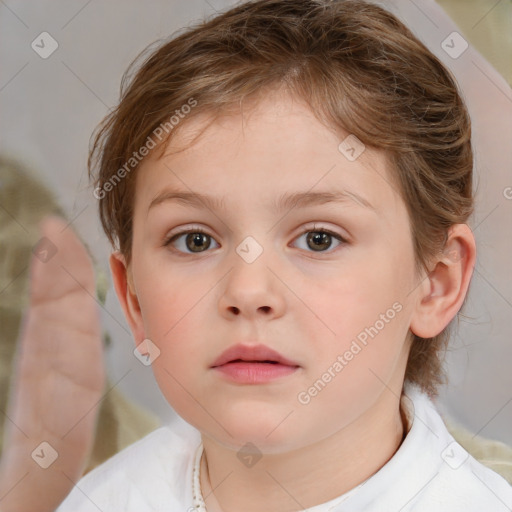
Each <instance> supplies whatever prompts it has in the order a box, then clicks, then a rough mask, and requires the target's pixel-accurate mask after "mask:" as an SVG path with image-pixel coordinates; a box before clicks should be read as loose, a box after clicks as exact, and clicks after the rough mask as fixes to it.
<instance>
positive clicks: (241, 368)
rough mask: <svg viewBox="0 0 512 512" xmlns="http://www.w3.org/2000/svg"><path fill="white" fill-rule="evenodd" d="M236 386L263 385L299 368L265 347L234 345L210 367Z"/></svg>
mask: <svg viewBox="0 0 512 512" xmlns="http://www.w3.org/2000/svg"><path fill="white" fill-rule="evenodd" d="M211 368H212V369H214V370H216V371H217V372H218V373H219V374H221V375H222V376H223V377H224V378H226V379H228V380H229V381H231V382H235V383H238V384H264V383H268V382H270V381H273V380H276V379H281V378H282V377H285V376H287V375H291V374H293V373H295V372H296V371H297V370H298V369H299V368H300V366H299V365H298V364H297V363H295V362H294V361H291V360H289V359H287V358H285V357H284V356H282V355H281V354H279V353H278V352H276V351H274V350H273V349H270V348H269V347H266V346H265V345H256V346H248V345H235V346H233V347H231V348H230V349H228V350H226V351H225V352H223V354H221V356H220V357H219V358H217V360H216V361H215V363H214V364H213V365H212V367H211Z"/></svg>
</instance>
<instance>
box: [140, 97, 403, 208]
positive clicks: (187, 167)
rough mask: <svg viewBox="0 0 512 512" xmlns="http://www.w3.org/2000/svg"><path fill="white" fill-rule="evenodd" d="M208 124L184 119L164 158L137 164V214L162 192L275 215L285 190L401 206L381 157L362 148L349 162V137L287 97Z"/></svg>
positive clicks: (198, 118)
mask: <svg viewBox="0 0 512 512" xmlns="http://www.w3.org/2000/svg"><path fill="white" fill-rule="evenodd" d="M211 121H212V119H211V116H209V115H207V114H198V115H195V116H194V117H192V118H191V119H188V120H187V119H184V121H182V122H183V123H184V124H183V125H182V126H181V127H180V130H179V131H178V132H177V133H176V135H174V136H173V137H172V138H171V140H170V143H169V144H168V146H167V147H166V148H165V150H164V152H163V155H162V156H161V157H160V158H157V157H155V155H152V156H150V157H147V158H146V160H144V161H143V162H142V164H141V166H140V167H139V169H138V172H137V187H136V191H137V192H136V210H138V209H142V208H144V209H145V210H147V209H148V208H149V205H150V204H151V203H152V202H154V201H155V198H157V196H158V195H159V194H161V193H162V191H163V190H165V189H169V188H171V189H173V190H178V191H182V192H188V193H197V194H203V195H209V196H214V200H217V201H216V202H217V205H218V206H219V207H220V206H229V205H230V204H232V205H234V206H236V205H238V206H242V204H245V205H248V204H249V203H250V202H251V199H254V198H255V197H260V200H259V201H258V205H259V207H260V208H265V209H267V210H269V211H270V210H272V211H277V207H278V201H277V200H278V198H279V197H282V196H283V194H284V193H285V192H298V191H308V190H309V191H311V192H327V191H333V192H337V191H340V190H343V191H348V192H349V193H352V195H356V196H358V197H359V198H360V199H361V198H362V199H363V201H362V202H364V199H367V200H368V202H369V203H370V204H372V205H373V206H374V207H375V209H380V210H387V211H389V207H390V205H394V208H395V209H396V207H397V206H403V205H399V203H400V202H401V198H400V197H399V194H398V190H397V187H396V185H395V183H394V177H393V176H392V175H391V173H390V170H389V165H388V161H387V157H386V155H385V154H384V153H383V152H382V151H377V150H375V149H371V148H368V147H366V148H364V151H363V152H362V153H361V154H360V155H359V156H358V157H357V158H356V159H355V160H354V159H348V158H347V153H346V148H347V143H343V141H345V140H348V141H349V143H348V144H349V145H350V144H352V146H354V139H353V136H351V137H349V139H347V137H348V136H349V135H350V134H349V133H348V132H346V131H344V130H342V129H334V128H329V127H327V126H325V125H324V124H323V123H321V122H320V121H319V120H318V119H317V118H316V117H315V115H314V114H313V112H312V111H311V110H310V108H309V107H308V106H307V105H305V104H304V103H303V102H301V101H299V100H297V99H296V98H294V97H292V96H289V95H283V94H279V93H276V94H271V95H269V96H267V97H266V98H265V99H263V100H260V101H259V102H257V103H254V104H252V105H250V108H246V107H245V106H244V108H243V109H241V110H240V111H238V112H230V113H226V114H224V115H221V116H219V117H218V118H216V119H215V121H214V122H211ZM208 123H210V124H208ZM205 127H206V129H205ZM196 136H197V138H195V137H196ZM194 138H195V139H194ZM192 141H193V142H192ZM340 143H342V146H341V149H340ZM357 144H358V143H357V139H356V145H357ZM355 149H356V150H357V151H360V150H362V149H363V146H356V147H355ZM353 154H354V153H353V152H352V153H349V156H351V155H353ZM263 199H264V200H263Z"/></svg>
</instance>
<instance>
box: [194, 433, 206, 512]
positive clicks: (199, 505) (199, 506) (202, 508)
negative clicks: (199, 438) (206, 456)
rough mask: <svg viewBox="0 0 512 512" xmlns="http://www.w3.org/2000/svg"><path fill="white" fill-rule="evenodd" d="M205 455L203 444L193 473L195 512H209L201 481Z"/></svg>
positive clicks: (199, 449) (197, 451)
mask: <svg viewBox="0 0 512 512" xmlns="http://www.w3.org/2000/svg"><path fill="white" fill-rule="evenodd" d="M202 454H203V443H201V444H200V445H199V446H198V447H197V450H196V455H195V459H194V469H193V471H192V499H193V505H194V510H197V511H198V512H207V510H206V504H205V502H204V499H203V494H202V493H201V481H200V478H199V475H200V470H201V455H202Z"/></svg>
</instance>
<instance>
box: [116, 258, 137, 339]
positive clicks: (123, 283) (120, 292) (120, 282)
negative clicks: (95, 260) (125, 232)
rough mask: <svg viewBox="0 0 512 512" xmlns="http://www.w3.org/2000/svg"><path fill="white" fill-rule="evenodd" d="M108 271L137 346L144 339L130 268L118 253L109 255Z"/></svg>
mask: <svg viewBox="0 0 512 512" xmlns="http://www.w3.org/2000/svg"><path fill="white" fill-rule="evenodd" d="M110 271H111V272H112V277H113V280H114V288H115V290H116V294H117V298H118V299H119V302H120V303H121V307H122V308H123V311H124V315H125V317H126V320H127V321H128V324H129V326H130V329H131V331H132V334H133V337H134V339H135V342H136V343H137V345H138V344H139V343H140V342H141V341H142V340H144V339H145V336H144V323H143V321H142V313H141V310H140V306H139V301H138V299H137V294H136V292H135V287H134V284H133V276H132V271H131V267H129V266H127V265H126V260H125V258H124V256H123V255H122V254H121V253H120V252H119V251H116V252H113V253H112V254H111V255H110Z"/></svg>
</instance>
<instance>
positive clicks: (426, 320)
mask: <svg viewBox="0 0 512 512" xmlns="http://www.w3.org/2000/svg"><path fill="white" fill-rule="evenodd" d="M475 260H476V245H475V239H474V237H473V233H472V232H471V229H470V228H469V226H467V225H466V224H455V225H454V226H452V227H451V228H450V230H449V232H448V239H447V241H446V244H445V247H444V250H443V251H442V253H440V254H439V255H438V257H437V258H436V259H435V260H434V261H433V265H432V267H433V268H432V270H431V271H430V272H429V274H428V275H427V277H426V278H425V282H424V283H423V284H422V286H420V287H418V301H417V304H416V306H415V311H414V315H413V318H412V320H411V326H410V329H411V331H412V332H413V333H414V334H416V335H417V336H419V337H421V338H432V337H434V336H437V335H438V334H439V333H440V332H441V331H442V330H443V329H444V328H445V327H446V326H447V325H448V324H449V323H450V322H451V320H452V319H453V318H454V317H455V316H456V314H457V312H458V311H459V310H460V308H461V307H462V304H463V303H464V299H465V297H466V294H467V291H468V288H469V283H470V281H471V276H472V274H473V268H474V266H475Z"/></svg>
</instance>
